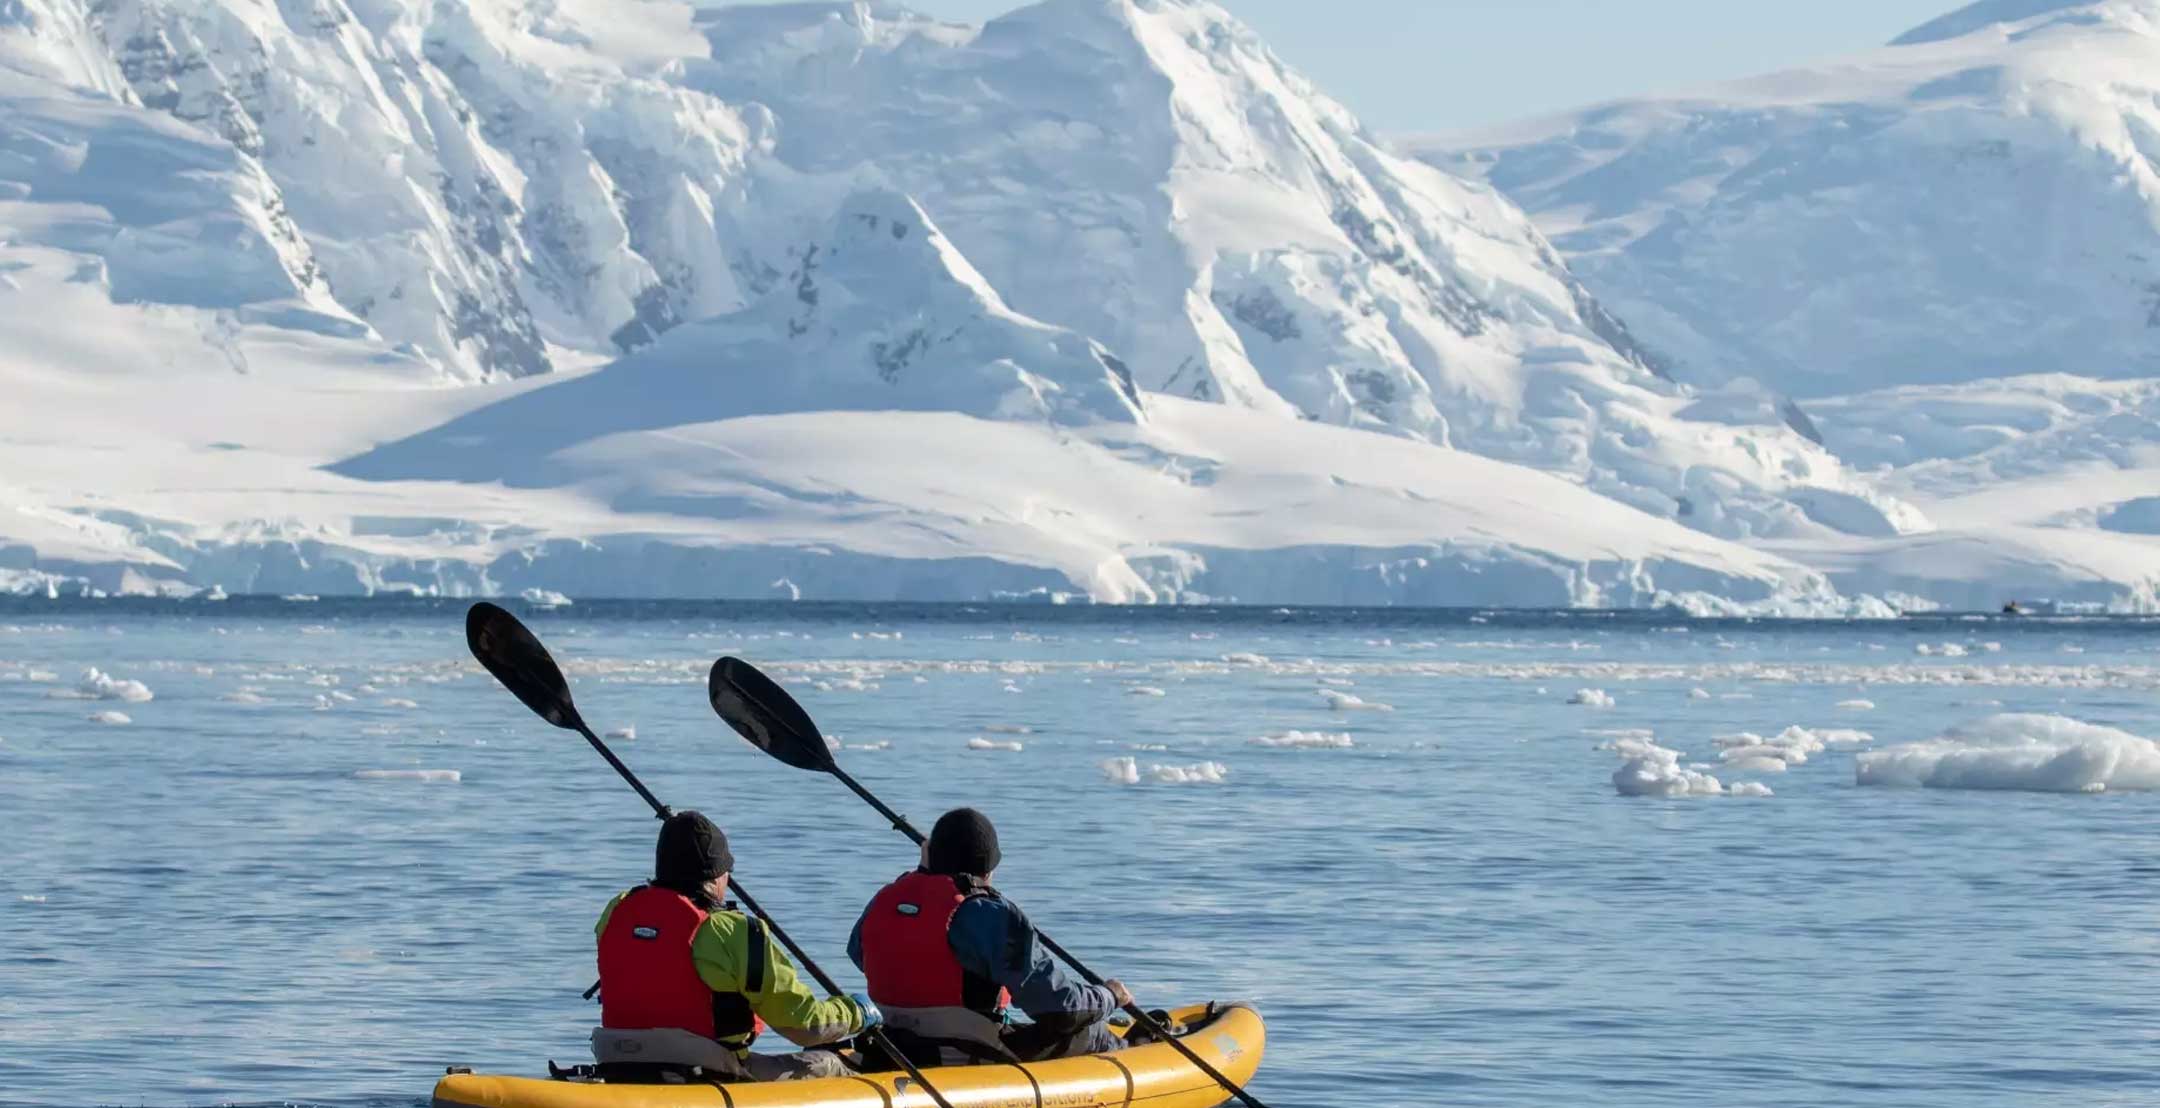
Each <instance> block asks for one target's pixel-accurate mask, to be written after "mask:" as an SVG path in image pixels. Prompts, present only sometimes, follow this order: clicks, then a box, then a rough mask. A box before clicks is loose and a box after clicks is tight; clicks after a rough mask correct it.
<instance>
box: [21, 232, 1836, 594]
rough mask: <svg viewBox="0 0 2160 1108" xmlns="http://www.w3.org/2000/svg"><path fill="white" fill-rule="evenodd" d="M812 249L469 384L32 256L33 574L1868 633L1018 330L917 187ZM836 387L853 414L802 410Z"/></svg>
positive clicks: (1799, 584) (1560, 515)
mask: <svg viewBox="0 0 2160 1108" xmlns="http://www.w3.org/2000/svg"><path fill="white" fill-rule="evenodd" d="M872 218H874V219H875V220H876V222H875V223H873V222H872ZM903 225H904V226H905V227H906V228H907V230H906V233H905V234H897V235H896V234H895V229H896V228H897V227H900V226H903ZM815 245H816V250H815V251H814V253H813V252H810V251H806V252H805V255H804V257H805V259H814V260H815V264H814V265H811V264H806V265H805V266H804V267H803V269H802V271H801V272H800V273H798V274H797V275H796V279H795V280H792V281H790V282H787V283H785V284H782V285H780V286H777V287H776V288H775V289H774V290H773V291H772V292H771V293H770V294H769V295H768V296H767V297H766V298H765V299H763V300H761V301H760V302H759V303H757V304H753V305H751V306H750V307H748V308H746V309H744V310H743V311H741V312H738V313H731V314H729V315H726V316H722V317H717V318H715V319H713V320H710V321H707V322H704V323H700V324H697V325H694V326H687V327H683V328H679V329H677V330H676V331H674V332H672V333H670V334H669V335H667V336H664V337H663V338H662V339H661V340H660V341H658V342H657V343H655V344H653V345H652V346H651V347H650V348H648V349H645V350H641V351H640V352H638V353H637V354H634V355H630V356H628V357H625V358H623V359H620V360H618V361H616V362H615V363H613V364H610V365H608V366H605V367H603V368H597V369H579V370H573V371H568V372H563V373H557V374H549V375H545V376H541V377H537V378H526V379H522V380H516V381H498V382H494V383H490V384H485V385H477V386H468V387H448V386H445V385H444V384H442V382H441V380H440V378H439V377H438V376H436V375H435V374H434V373H433V372H432V371H431V370H430V369H428V367H426V366H425V365H423V364H420V363H419V362H417V361H416V360H413V359H409V358H408V359H403V360H399V359H395V358H392V359H391V360H389V361H387V362H386V361H385V360H384V358H385V356H384V355H383V354H382V353H381V352H380V351H379V349H378V348H377V345H376V344H374V343H372V342H370V341H367V340H366V339H364V338H360V337H354V336H340V335H322V334H315V333H296V332H293V331H290V330H287V329H282V328H279V327H276V326H272V325H270V324H266V323H262V322H246V321H239V320H235V321H234V323H233V328H234V330H233V333H232V334H231V335H229V336H227V337H226V340H225V341H227V342H228V343H229V344H230V347H231V349H232V351H233V352H234V354H235V357H236V358H237V359H238V361H237V362H231V363H229V362H226V361H224V360H219V359H204V358H200V357H195V356H190V355H199V354H200V353H201V352H202V351H203V350H204V349H205V340H204V339H203V336H202V335H201V334H200V333H199V332H198V330H197V329H196V326H195V325H196V323H197V317H198V315H199V314H200V313H199V311H198V310H196V309H189V308H182V307H157V306H145V305H130V304H114V303H112V302H111V301H110V300H109V299H108V298H107V297H106V295H105V293H104V291H103V290H102V289H101V288H99V287H98V286H96V285H95V284H91V283H85V282H70V281H67V280H65V279H64V274H62V273H58V272H46V271H43V270H41V269H40V268H39V267H40V266H46V267H54V268H63V267H66V266H68V265H71V264H72V262H71V261H70V259H69V258H68V257H66V256H65V255H62V254H60V253H59V252H56V251H50V250H31V249H27V248H23V249H17V248H10V250H9V252H8V253H6V254H5V255H0V256H5V257H9V258H11V259H14V262H13V263H11V264H16V265H18V266H19V268H17V269H15V270H13V271H12V272H13V273H14V274H16V275H20V276H23V277H24V278H25V279H24V280H22V281H21V282H20V283H19V285H17V286H16V287H14V288H12V289H7V290H0V294H4V295H5V296H6V297H7V298H8V299H9V301H10V303H11V304H15V305H20V306H21V308H22V311H21V313H20V314H19V315H16V316H11V317H10V318H11V319H12V320H13V322H12V323H11V327H12V328H14V330H15V333H16V334H17V335H18V336H19V337H20V338H21V339H22V341H21V342H20V343H19V344H17V345H13V346H10V347H8V348H6V349H5V350H0V387H4V388H6V389H7V391H8V395H10V396H11V397H14V398H19V399H20V401H21V402H20V403H18V404H10V405H6V406H0V473H4V474H5V475H6V488H5V490H4V492H5V500H6V504H7V506H8V509H9V510H8V512H7V514H6V517H5V532H4V533H5V534H6V535H7V536H8V541H6V542H5V543H0V576H5V577H7V578H9V579H10V580H11V581H13V582H14V583H16V584H40V583H46V584H50V585H52V586H53V587H73V586H74V584H75V583H76V582H84V581H86V582H88V583H90V584H92V585H94V586H96V587H98V588H102V589H106V590H125V591H158V590H167V589H178V588H183V587H190V586H194V587H204V586H217V587H220V588H223V589H225V590H226V591H228V592H242V591H247V592H267V593H291V592H308V593H331V592H356V591H379V590H396V589H416V590H427V591H436V592H446V593H453V594H466V593H482V592H487V593H495V592H508V593H517V592H521V591H524V590H527V589H546V590H550V591H554V592H560V593H565V594H568V595H571V596H595V595H646V596H681V595H691V596H710V595H731V596H766V595H779V596H805V597H813V598H897V597H907V598H946V599H980V598H986V597H992V596H998V595H1017V596H1025V595H1035V596H1046V597H1047V596H1062V595H1073V596H1080V597H1086V598H1094V599H1102V600H1157V601H1169V600H1181V599H1196V598H1200V597H1221V598H1245V599H1254V600H1262V599H1264V600H1267V601H1271V602H1289V601H1308V602H1316V603H1317V602H1324V603H1348V602H1363V603H1389V602H1408V601H1417V602H1422V603H1525V604H1554V605H1559V604H1618V605H1635V604H1652V603H1664V602H1672V603H1680V604H1684V605H1688V606H1691V607H1695V608H1698V609H1701V610H1718V609H1727V608H1731V607H1733V606H1735V605H1751V606H1752V607H1753V608H1754V609H1756V610H1775V611H1791V610H1806V611H1845V610H1850V606H1849V604H1848V603H1847V602H1845V601H1843V600H1841V599H1840V598H1838V597H1836V596H1835V594H1834V593H1833V592H1832V591H1831V590H1830V589H1829V588H1828V586H1827V584H1826V583H1825V582H1824V581H1823V579H1822V578H1821V577H1820V575H1817V574H1814V573H1811V572H1810V571H1807V570H1805V569H1802V568H1801V567H1799V566H1796V565H1794V564H1792V563H1790V562H1788V561H1785V560H1783V559H1780V558H1778V557H1776V556H1774V555H1768V554H1764V553H1760V552H1757V551H1752V550H1748V549H1745V548H1743V547H1740V546H1738V545H1735V544H1733V543H1730V542H1726V541H1723V540H1719V539H1715V538H1712V537H1709V536H1706V535H1703V534H1700V533H1699V532H1696V531H1692V530H1689V529H1687V528H1684V527H1681V526H1679V525H1677V524H1675V523H1672V522H1669V521H1663V520H1658V519H1655V518H1652V517H1649V516H1647V515H1644V514H1642V513H1640V512H1637V511H1635V510H1633V509H1630V508H1627V507H1624V506H1621V505H1619V504H1616V503H1614V502H1613V501H1611V500H1608V499H1605V498H1602V497H1599V496H1597V495H1595V494H1593V493H1591V492H1589V491H1587V490H1585V489H1583V488H1581V487H1580V486H1578V485H1575V484H1573V483H1571V482H1568V481H1566V480H1564V479H1562V478H1559V477H1556V476H1552V475H1548V474H1543V473H1539V472H1537V471H1534V470H1530V469H1527V468H1524V467H1520V466H1515V465H1511V464H1508V463H1503V462H1497V461H1493V460H1489V459H1485V458H1481V457H1478V456H1476V455H1471V454H1467V453H1463V452H1459V451H1453V450H1447V449H1442V448H1438V447H1434V446H1432V445H1430V444H1427V443H1423V442H1420V441H1417V440H1414V439H1409V438H1404V437H1401V436H1391V435H1380V434H1375V433H1372V432H1369V431H1362V430H1356V429H1350V428H1339V427H1331V426H1327V425H1324V424H1319V423H1312V422H1303V421H1285V420H1282V419H1280V418H1278V417H1276V416H1274V415H1272V414H1269V413H1265V412H1259V411H1254V410H1252V409H1249V408H1243V407H1237V406H1233V405H1224V404H1215V403H1204V402H1200V401H1194V400H1191V399H1188V398H1181V397H1173V396H1166V395H1160V394H1152V395H1151V394H1145V393H1137V392H1135V391H1133V390H1131V389H1130V388H1129V387H1128V386H1127V384H1126V382H1125V379H1124V377H1123V375H1122V374H1121V373H1120V371H1119V370H1118V368H1117V363H1115V361H1114V359H1112V358H1111V357H1110V356H1108V355H1107V354H1106V352H1104V351H1103V350H1102V349H1101V348H1100V347H1099V346H1097V345H1095V344H1092V343H1090V342H1087V341H1086V340H1084V339H1082V338H1080V337H1079V336H1077V335H1075V334H1073V333H1072V332H1070V331H1066V330H1064V329H1062V328H1057V327H1053V326H1050V325H1048V324H1045V323H1042V322H1040V321H1036V320H1033V319H1029V318H1027V317H1024V316H1021V315H1019V314H1018V313H1015V312H1013V311H1011V310H1010V309H1009V308H1006V307H1004V306H1003V305H1002V304H1001V302H999V301H998V300H997V299H996V297H995V295H994V293H993V292H992V291H991V290H989V289H987V288H986V287H985V286H984V285H983V284H982V282H981V280H980V277H979V275H978V274H976V272H975V271H974V270H973V268H972V267H971V266H969V265H968V264H967V262H966V260H965V259H964V258H962V257H960V256H959V255H958V254H957V253H956V252H955V251H953V250H952V249H951V247H950V245H949V243H946V242H945V241H944V240H943V237H942V236H941V235H940V234H939V233H938V232H937V230H936V228H935V226H934V224H932V223H931V222H930V221H929V220H928V219H927V217H926V216H924V215H923V214H922V212H921V210H920V209H919V208H917V207H915V206H913V205H912V204H909V203H907V202H906V201H905V200H904V199H903V198H900V197H897V196H895V195H894V194H891V193H888V192H882V191H876V190H871V191H866V192H862V193H859V194H857V195H856V196H855V197H854V198H853V199H852V200H850V201H849V202H848V203H847V204H845V205H843V207H842V209H841V210H840V211H839V212H838V213H837V214H836V215H835V217H834V218H833V219H832V221H831V222H830V225H829V228H828V230H827V232H826V235H825V237H823V238H822V239H821V240H820V241H819V242H817V243H816V244H815ZM865 288H871V289H878V290H893V289H903V290H905V291H906V294H905V295H897V294H890V293H888V294H887V295H883V296H879V297H876V298H870V297H865V296H864V295H862V293H863V290H864V289H865ZM915 335H922V336H926V337H925V338H923V339H920V340H914V339H911V338H910V336H915ZM881 342H882V343H885V344H887V345H886V346H885V350H884V354H883V355H880V354H879V353H878V349H877V348H878V344H879V343H881ZM902 349H906V350H913V351H916V352H918V353H922V352H934V353H935V354H936V357H935V358H923V359H921V360H909V359H902V358H899V357H898V356H897V351H899V350H902ZM913 357H914V355H910V359H912V358H913ZM776 366H777V367H781V371H779V372H776ZM888 368H890V369H891V372H890V373H889V374H888V373H887V372H886V370H887V369H888ZM400 374H402V376H400ZM805 388H810V389H813V390H815V391H816V394H817V396H818V398H819V399H820V402H821V405H822V406H821V408H820V409H818V410H810V411H802V410H796V406H797V405H798V404H800V403H802V402H803V400H804V395H803V393H802V390H803V389H805ZM842 408H847V409H851V410H839V409H842ZM176 413H185V418H184V419H183V418H176ZM378 443H381V444H384V445H381V446H379V447H378V446H376V445H375V444H378ZM341 459H344V460H343V461H341ZM60 577H64V578H68V579H70V580H69V581H67V582H62V581H60V580H56V578H60Z"/></svg>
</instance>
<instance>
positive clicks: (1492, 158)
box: [1402, 0, 2160, 606]
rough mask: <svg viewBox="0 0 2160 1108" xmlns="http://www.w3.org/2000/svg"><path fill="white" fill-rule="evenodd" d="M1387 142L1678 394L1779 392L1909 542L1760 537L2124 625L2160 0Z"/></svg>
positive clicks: (1885, 581)
mask: <svg viewBox="0 0 2160 1108" xmlns="http://www.w3.org/2000/svg"><path fill="white" fill-rule="evenodd" d="M1402 145H1403V146H1405V147H1406V148H1407V149H1409V150H1411V151H1413V152H1415V153H1417V154H1418V155H1420V156H1421V157H1422V158H1424V159H1425V160H1426V161H1428V162H1429V163H1430V164H1432V165H1434V166H1436V167H1440V168H1445V169H1448V170H1449V171H1451V172H1458V173H1464V174H1468V175H1476V176H1481V177H1483V178H1484V179H1485V180H1487V181H1490V182H1491V183H1493V184H1495V185H1496V186H1498V187H1500V188H1501V189H1503V190H1504V191H1506V192H1507V193H1508V194H1509V195H1510V196H1511V197H1513V198H1514V199H1516V200H1518V201H1520V202H1521V203H1522V204H1523V205H1524V206H1525V207H1526V208H1527V209H1528V210H1529V211H1530V212H1531V213H1532V214H1533V216H1534V217H1535V218H1536V219H1537V220H1538V222H1539V224H1540V226H1541V227H1542V228H1543V229H1544V230H1545V231H1546V232H1547V233H1548V234H1550V235H1551V236H1552V237H1553V241H1554V242H1555V243H1556V244H1557V246H1558V247H1559V248H1560V249H1561V251H1562V252H1563V253H1564V254H1565V255H1566V257H1567V259H1568V262H1569V264H1570V266H1572V267H1573V268H1574V269H1575V271H1576V272H1578V273H1579V274H1581V276H1582V278H1583V280H1584V281H1585V283H1586V284H1588V285H1589V286H1590V288H1591V289H1592V291H1593V292H1594V293H1595V294H1596V295H1597V296H1598V297H1600V298H1601V299H1602V300H1604V301H1605V302H1606V303H1608V304H1611V305H1613V306H1614V307H1615V308H1616V310H1618V311H1619V312H1620V313H1621V314H1622V315H1624V316H1625V317H1626V318H1627V319H1628V320H1629V321H1630V322H1631V323H1632V324H1633V325H1634V326H1635V328H1636V330H1637V333H1638V334H1640V335H1641V336H1643V340H1644V341H1645V342H1646V343H1647V344H1648V345H1650V346H1651V347H1653V348H1655V349H1657V350H1659V351H1660V352H1661V353H1664V354H1666V355H1668V357H1669V358H1670V365H1671V367H1672V369H1673V372H1674V373H1675V375H1676V376H1678V377H1679V378H1681V379H1682V380H1686V381H1690V382H1694V383H1696V384H1698V385H1700V386H1703V387H1706V388H1734V387H1735V386H1734V385H1733V382H1742V383H1741V384H1740V385H1738V386H1737V388H1738V391H1740V392H1741V393H1743V394H1749V393H1752V394H1755V395H1760V396H1764V397H1768V398H1779V397H1797V398H1798V403H1797V404H1793V405H1791V406H1792V407H1793V408H1794V409H1796V410H1798V411H1800V412H1802V413H1803V414H1804V416H1805V417H1806V418H1807V419H1808V421H1809V423H1810V425H1811V426H1813V427H1814V428H1815V429H1816V432H1817V433H1818V435H1819V436H1820V437H1821V438H1822V439H1823V441H1824V442H1825V443H1826V444H1827V445H1828V447H1829V448H1830V449H1831V450H1832V451H1833V452H1834V453H1836V454H1837V455H1838V456H1839V457H1840V458H1842V459H1843V460H1844V461H1846V462H1847V463H1848V464H1849V465H1851V466H1853V467H1854V468H1856V469H1858V470H1861V471H1863V472H1869V473H1871V474H1872V475H1873V477H1874V480H1875V481H1876V482H1877V483H1878V485H1879V486H1880V487H1881V489H1882V490H1883V491H1884V492H1886V493H1888V494H1890V495H1892V496H1895V497H1897V498H1898V499H1900V500H1901V501H1902V502H1905V503H1910V504H1914V505H1916V506H1918V507H1919V508H1920V510H1921V511H1922V512H1923V513H1924V514H1925V515H1926V517H1927V518H1928V519H1929V520H1930V521H1931V523H1933V524H1934V525H1935V527H1936V528H1937V529H1936V530H1935V531H1933V532H1930V533H1926V534H1914V535H1910V536H1904V537H1882V538H1875V539H1863V538H1857V537H1853V538H1845V539H1838V538H1828V537H1823V536H1818V537H1816V538H1813V539H1800V540H1792V541H1787V540H1783V539H1780V540H1774V541H1772V542H1771V543H1770V544H1769V545H1770V547H1771V548H1772V549H1776V550H1779V551H1780V552H1782V553H1785V554H1787V555H1789V556H1792V557H1795V558H1798V559H1800V560H1802V561H1805V562H1807V563H1808V564H1811V565H1815V566H1818V567H1819V568H1822V569H1824V570H1826V571H1828V572H1830V573H1831V575H1832V577H1833V579H1834V580H1836V581H1838V582H1839V583H1840V584H1841V585H1842V586H1844V587H1847V588H1855V587H1858V588H1865V589H1869V590H1874V591H1884V590H1911V591H1913V592H1915V593H1918V594H1921V595H1926V596H1929V597H1932V598H1933V599H1935V600H1937V601H1941V602H1947V603H1955V604H1960V605H1968V606H1987V605H1991V604H1995V603H2000V602H2002V601H2003V600H2006V599H2009V598H2012V597H2017V596H2026V597H2030V596H2035V595H2038V596H2060V597H2066V598H2075V599H2080V600H2087V601H2096V602H2109V603H2121V604H2130V605H2134V606H2150V605H2151V600H2150V597H2151V596H2152V595H2153V594H2154V592H2155V590H2156V588H2160V544H2156V542H2155V539H2154V528H2152V527H2150V526H2148V525H2147V523H2148V521H2149V520H2150V519H2151V518H2152V515H2151V510H2150V505H2151V504H2152V503H2154V502H2155V500H2154V498H2155V497H2160V470H2156V469H2155V468H2154V467H2153V464H2152V461H2151V453H2152V452H2151V445H2150V444H2151V443H2152V441H2153V438H2154V436H2153V434H2152V430H2151V410H2152V400H2151V398H2150V397H2149V396H2148V395H2147V394H2148V393H2149V392H2150V390H2149V389H2147V388H2146V387H2145V385H2146V384H2147V383H2148V379H2150V378H2152V377H2154V376H2155V375H2156V373H2160V269H2156V267H2155V266H2156V263H2155V260H2156V259H2160V2H2155V0H2097V2H2096V0H2052V2H2051V0H1991V2H1987V3H1979V4H1973V5H1971V6H1969V7H1966V8H1962V9H1959V10H1958V11H1956V12H1953V13H1951V14H1949V15H1946V16H1944V17H1943V18H1941V19H1937V20H1934V21H1932V22H1929V23H1927V24H1925V25H1923V26H1921V27H1919V28H1917V29H1915V30H1913V31H1912V32H1910V33H1908V34H1905V35H1903V36H1900V37H1899V38H1898V39H1897V40H1896V41H1895V42H1894V43H1892V44H1891V45H1889V46H1887V47H1885V48H1883V49H1880V50H1876V51H1873V52H1870V53H1866V54H1862V55H1859V56H1856V57H1852V58H1848V59H1844V60H1840V61H1835V62H1829V63H1824V64H1821V65H1816V66H1813V67H1809V68H1806V69H1800V70H1794V71H1790V72H1784V73H1776V74H1772V75H1768V76H1765V77H1761V78H1758V79H1754V80H1748V81H1740V82H1736V83H1732V84H1728V85H1722V86H1716V87H1711V88H1706V89H1701V90H1697V91H1694V92H1690V93H1686V94H1682V95H1675V96H1669V97H1661V98H1656V99H1649V100H1639V101H1626V102H1620V103H1613V104H1605V105H1599V106H1596V107H1592V108H1588V109H1585V110H1583V111H1581V112H1578V113H1573V114H1569V115H1566V116H1562V117H1558V118H1553V119H1545V120H1539V121H1534V122H1531V123H1526V124H1523V125H1520V126H1516V127H1511V128H1505V129H1502V130H1501V131H1498V132H1495V133H1492V134H1486V135H1476V136H1445V137H1431V138H1417V139H1411V140H1407V141H1406V142H1404V143H1403V144H1402ZM1853 530H1854V529H1851V528H1848V532H1852V531H1853Z"/></svg>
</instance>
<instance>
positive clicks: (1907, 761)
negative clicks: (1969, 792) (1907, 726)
mask: <svg viewBox="0 0 2160 1108" xmlns="http://www.w3.org/2000/svg"><path fill="white" fill-rule="evenodd" d="M1854 780H1855V781H1856V782H1857V783H1858V784H1861V785H1906V786H1920V787H1925V788H1931V789H2012V790H2020V791H2026V792H2062V793H2068V792H2103V791H2106V790H2108V789H2160V743H2155V742H2154V741H2153V740H2151V739H2147V738H2143V737H2141V736H2138V735H2133V734H2131V733H2129V732H2127V731H2120V730H2117V729H2115V728H2113V727H2103V726H2100V725H2099V724H2093V723H2086V722H2083V721H2082V720H2075V719H2070V718H2068V717H2067V716H2057V715H2038V714H2027V713H2016V714H2010V715H1997V716H1989V717H1988V718H1986V719H1983V720H1980V721H1978V722H1975V723H1971V724H1967V725H1965V726H1962V727H1957V728H1953V729H1951V730H1949V731H1947V732H1945V733H1943V734H1942V735H1940V736H1938V737H1936V738H1933V739H1929V740H1927V741H1925V742H1916V743H1906V744H1904V745H1901V746H1893V747H1889V748H1887V749H1884V750H1875V751H1869V752H1868V753H1865V754H1862V755H1860V756H1859V758H1858V760H1857V763H1856V765H1855V767H1854Z"/></svg>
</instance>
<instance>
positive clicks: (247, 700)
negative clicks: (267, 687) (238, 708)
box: [218, 689, 266, 704]
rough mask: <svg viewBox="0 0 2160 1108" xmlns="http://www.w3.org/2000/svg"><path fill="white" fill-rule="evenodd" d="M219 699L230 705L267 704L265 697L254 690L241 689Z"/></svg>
mask: <svg viewBox="0 0 2160 1108" xmlns="http://www.w3.org/2000/svg"><path fill="white" fill-rule="evenodd" d="M218 699H219V700H222V701H225V702H226V703H228V704H263V703H266V701H264V700H263V695H262V694H261V693H259V692H255V691H254V690H252V689H241V690H240V691H238V692H229V693H226V694H225V695H224V696H221V697H218Z"/></svg>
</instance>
